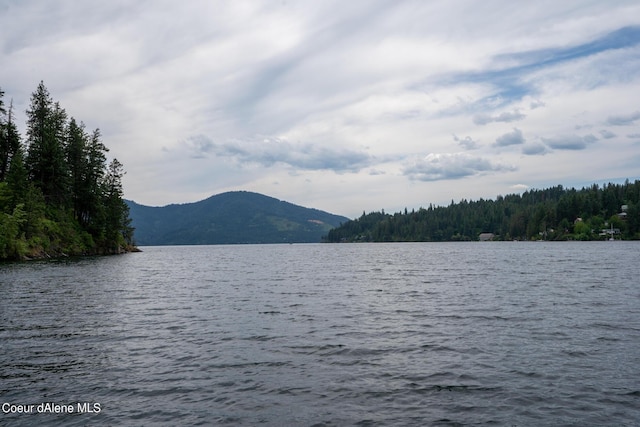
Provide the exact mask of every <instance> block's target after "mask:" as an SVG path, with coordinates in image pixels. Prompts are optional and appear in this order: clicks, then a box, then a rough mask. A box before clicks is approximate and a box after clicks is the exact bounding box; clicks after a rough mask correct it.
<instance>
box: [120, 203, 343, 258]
mask: <svg viewBox="0 0 640 427" xmlns="http://www.w3.org/2000/svg"><path fill="white" fill-rule="evenodd" d="M127 204H128V206H129V211H130V215H131V219H132V226H133V227H135V229H136V243H137V244H139V245H149V246H150V245H212V244H239V243H310V242H320V241H321V238H322V236H323V235H326V234H327V232H328V231H329V230H330V229H332V228H333V227H337V226H339V225H340V224H341V223H343V222H347V221H348V220H349V218H346V217H342V216H338V215H333V214H330V213H327V212H323V211H320V210H317V209H310V208H305V207H302V206H298V205H294V204H291V203H288V202H285V201H281V200H278V199H275V198H273V197H269V196H265V195H263V194H258V193H252V192H248V191H232V192H227V193H222V194H218V195H215V196H212V197H209V198H208V199H205V200H202V201H199V202H195V203H186V204H179V205H178V204H173V205H168V206H164V207H151V206H143V205H139V204H137V203H135V202H133V201H127Z"/></svg>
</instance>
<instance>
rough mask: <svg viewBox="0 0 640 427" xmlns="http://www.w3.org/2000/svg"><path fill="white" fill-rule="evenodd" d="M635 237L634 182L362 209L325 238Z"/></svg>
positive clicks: (639, 188) (637, 189) (638, 212)
mask: <svg viewBox="0 0 640 427" xmlns="http://www.w3.org/2000/svg"><path fill="white" fill-rule="evenodd" d="M481 233H482V239H483V240H484V239H492V240H513V239H517V240H607V239H610V238H614V239H615V240H620V239H633V240H638V239H640V181H638V180H636V181H635V182H634V183H629V181H628V180H627V181H626V182H625V183H624V184H622V185H621V184H607V185H604V186H602V187H600V186H598V185H596V184H594V185H592V186H591V187H587V188H583V189H581V190H576V189H574V188H570V189H567V188H563V187H562V186H561V185H559V186H556V187H552V188H548V189H545V190H530V191H526V192H524V193H523V194H521V195H520V194H510V195H507V196H504V197H503V196H498V197H496V199H495V200H483V199H480V200H477V201H467V200H461V201H460V202H458V203H454V202H453V201H452V202H451V204H450V205H449V206H432V205H429V207H428V208H426V209H425V208H421V209H419V210H418V211H412V212H407V210H406V209H405V211H404V213H396V214H394V215H389V214H386V213H384V211H382V212H371V213H369V214H365V213H363V214H362V216H361V217H360V218H357V219H354V220H353V221H349V222H346V223H344V224H343V225H342V226H340V227H338V228H335V229H333V230H331V231H330V232H329V233H328V236H327V237H326V241H328V242H409V241H413V242H417V241H422V242H424V241H456V240H479V239H480V238H481V236H480V235H481Z"/></svg>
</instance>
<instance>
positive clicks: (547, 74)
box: [0, 0, 640, 215]
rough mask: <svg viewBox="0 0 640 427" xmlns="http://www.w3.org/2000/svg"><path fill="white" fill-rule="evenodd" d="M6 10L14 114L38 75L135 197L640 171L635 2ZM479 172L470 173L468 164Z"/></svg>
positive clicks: (118, 2) (398, 195) (9, 6)
mask: <svg viewBox="0 0 640 427" xmlns="http://www.w3.org/2000/svg"><path fill="white" fill-rule="evenodd" d="M0 9H1V10H0V12H1V13H0V28H2V32H0V63H2V67H0V87H1V88H2V89H3V90H4V91H5V92H6V96H5V101H7V102H8V101H9V100H10V99H11V98H13V99H14V106H15V110H16V120H17V122H18V123H20V124H22V123H24V118H25V117H24V116H25V115H24V111H25V110H26V108H27V107H28V103H29V95H30V93H31V92H33V90H35V88H36V86H37V84H38V82H39V81H40V80H44V82H45V85H46V86H47V87H48V88H49V90H50V92H51V94H52V96H53V97H54V99H56V100H59V101H60V102H61V104H62V106H63V107H64V108H65V109H66V110H67V112H68V113H69V114H70V115H72V116H74V117H76V119H78V120H81V121H84V122H85V123H86V124H87V128H89V129H93V128H96V127H99V128H100V129H101V130H102V133H103V136H104V143H105V144H106V145H107V146H108V147H109V148H110V149H111V151H110V153H109V154H110V155H111V156H115V157H118V159H119V160H121V161H122V162H123V163H124V165H125V168H126V170H127V175H126V176H125V178H124V184H125V194H126V196H127V197H128V198H132V199H134V200H136V201H138V202H140V203H147V204H156V205H157V204H168V203H173V202H187V201H194V200H196V199H200V198H205V197H207V196H209V195H211V194H214V193H218V192H220V191H225V190H230V189H247V190H254V191H264V192H266V193H267V194H268V193H269V192H277V194H274V195H275V196H277V197H278V198H281V199H285V200H290V201H293V202H298V203H300V202H301V201H309V202H310V203H311V202H312V203H314V204H315V206H313V207H318V208H322V209H327V210H331V211H334V212H336V213H340V214H345V215H351V214H354V213H355V214H360V213H361V212H362V210H363V209H366V210H370V209H379V208H381V207H385V206H384V203H386V202H385V201H386V200H389V202H388V203H389V204H390V205H391V206H396V205H398V206H402V205H407V204H409V203H411V202H410V201H411V200H413V199H414V195H415V194H424V195H425V198H426V199H427V200H424V201H423V202H425V203H429V202H434V203H440V202H443V201H444V202H448V201H449V200H450V198H451V196H453V195H458V196H459V197H465V198H467V199H470V198H474V197H480V196H482V197H490V196H492V195H495V194H500V193H504V192H505V191H507V190H508V189H509V186H510V185H512V184H513V182H514V180H515V182H527V183H528V184H529V185H531V186H534V187H537V188H541V187H544V186H545V185H546V183H548V182H551V183H552V185H555V184H565V182H564V180H565V179H566V177H568V176H572V177H577V178H576V179H581V180H582V181H592V180H597V181H598V182H602V181H603V180H606V179H607V178H608V177H619V176H621V175H629V178H630V179H634V178H638V175H637V167H635V168H634V167H632V166H631V165H629V166H628V167H627V166H625V167H622V166H621V165H626V164H627V163H629V162H628V159H634V158H637V157H638V156H639V153H638V151H637V150H638V144H630V143H629V139H630V138H631V139H634V140H635V139H637V137H636V136H634V135H635V134H637V133H638V132H637V131H636V130H635V129H634V126H637V124H638V120H640V115H639V114H640V112H638V106H637V99H636V98H637V96H635V94H637V93H639V91H640V73H639V72H638V70H640V4H638V2H637V1H634V0H620V1H617V2H615V3H611V2H590V3H585V2H583V1H579V0H568V1H566V2H561V3H559V2H557V1H551V0H540V1H539V2H530V3H528V2H524V3H514V2H508V1H506V0H498V1H496V2H492V3H491V4H485V3H478V2H473V1H470V0H452V1H450V2H386V1H378V0H373V1H366V2H365V1H360V0H354V1H352V2H348V3H345V2H337V1H334V0H328V1H325V2H315V1H306V0H301V1H296V2H273V3H260V2H244V1H239V2H222V1H217V0H212V1H208V0H207V1H204V0H189V1H187V3H176V2H172V1H169V0H158V1H157V2H149V1H140V2H130V1H126V0H114V1H110V2H100V1H97V0H87V1H83V2H77V1H72V0H59V1H56V2H38V1H29V0H26V1H21V2H9V3H6V2H5V3H4V6H0ZM452 22H455V25H452V24H451V23H452ZM516 124H517V128H513V126H514V125H516ZM614 126H615V127H614ZM21 128H22V129H24V126H21ZM620 128H622V129H623V131H619V132H618V131H616V129H620ZM509 129H511V130H509ZM521 129H522V130H521ZM578 129H581V131H579V130H578ZM587 129H591V130H588V131H587ZM614 131H615V132H614ZM584 132H593V133H592V134H583V133H584ZM525 133H526V139H525V135H524V134H525ZM452 135H453V141H452V140H451V138H452ZM598 138H601V139H603V140H605V139H606V144H604V143H603V144H597V143H596V142H597V139H598ZM496 147H498V148H499V149H500V150H499V151H500V156H501V157H500V158H499V159H498V158H496V157H495V156H496V152H497V151H498V150H497V149H496ZM516 147H517V149H514V148H516ZM458 150H460V151H464V152H462V153H457V152H456V153H451V151H458ZM471 150H472V151H471ZM602 150H606V152H607V153H608V154H607V155H608V156H611V157H610V158H609V161H607V162H602V161H601V159H602V156H603V151H602ZM419 153H443V154H431V155H429V156H427V157H424V156H420V155H419ZM472 154H473V155H472ZM543 155H544V156H543ZM570 156H573V157H576V156H577V157H579V158H580V161H579V162H578V161H568V160H567V159H568V158H571V157H570ZM407 159H414V160H413V161H408V160H407ZM584 165H592V166H591V167H587V166H584ZM593 165H598V166H597V168H596V167H593ZM541 170H544V171H545V173H544V176H542V174H539V173H537V171H541ZM507 171H509V172H512V173H499V172H507ZM470 176H471V177H473V178H474V180H477V182H478V185H477V186H476V185H474V186H468V183H465V182H464V181H465V180H456V179H455V178H459V177H470ZM444 179H446V180H448V181H447V183H446V185H444V186H443V185H441V183H440V181H441V180H444ZM507 179H508V181H507ZM274 182H278V183H279V184H278V185H277V186H276V185H275V184H273V183H274ZM474 182H476V181H474ZM326 188H328V189H330V190H326ZM371 188H375V189H376V190H375V191H374V190H371ZM403 198H404V200H405V201H403ZM430 198H433V199H430Z"/></svg>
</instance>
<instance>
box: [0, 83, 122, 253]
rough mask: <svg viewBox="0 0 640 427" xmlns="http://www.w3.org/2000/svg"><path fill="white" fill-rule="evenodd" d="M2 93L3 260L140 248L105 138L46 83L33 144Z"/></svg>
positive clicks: (32, 120)
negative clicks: (64, 105)
mask: <svg viewBox="0 0 640 427" xmlns="http://www.w3.org/2000/svg"><path fill="white" fill-rule="evenodd" d="M3 96H4V92H3V91H2V90H0V260H17V259H28V258H44V257H57V256H64V255H87V254H108V253H120V252H123V251H127V250H132V249H133V229H132V228H131V226H130V224H129V222H130V221H129V213H128V207H127V205H126V204H125V203H124V201H123V199H122V196H123V188H122V176H123V174H124V169H123V165H122V164H121V163H120V162H118V160H117V159H113V160H112V161H111V162H110V163H108V164H107V156H106V153H107V151H108V149H107V147H106V146H105V145H104V144H103V143H102V141H101V135H100V131H99V130H98V129H96V130H94V131H93V132H87V131H86V130H85V126H84V124H83V123H82V122H77V121H76V120H75V118H73V117H71V118H69V116H68V115H67V112H66V111H65V110H64V109H63V108H62V107H61V106H60V104H59V103H58V102H54V101H53V99H52V97H51V95H50V94H49V91H48V90H47V88H46V87H45V86H44V83H43V82H40V84H39V85H38V88H37V89H36V91H35V92H34V93H33V94H32V95H31V103H30V105H29V108H28V109H27V112H26V113H27V133H26V137H25V138H24V139H23V137H22V136H21V135H20V134H19V132H18V129H17V126H16V124H15V122H14V115H13V102H11V103H10V105H9V106H8V107H7V106H6V105H5V103H4V100H3Z"/></svg>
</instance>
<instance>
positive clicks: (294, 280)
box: [0, 242, 640, 426]
mask: <svg viewBox="0 0 640 427" xmlns="http://www.w3.org/2000/svg"><path fill="white" fill-rule="evenodd" d="M143 250H144V252H143V253H138V254H127V255H122V256H113V257H100V258H85V259H78V260H66V261H52V262H30V263H18V264H4V265H0V292H1V293H2V297H1V298H0V342H2V347H1V350H0V403H2V404H11V405H19V404H22V405H29V404H33V405H38V404H40V403H45V402H49V403H54V404H58V405H72V407H73V408H74V409H75V410H76V411H75V412H74V413H71V414H55V413H50V412H48V413H37V411H35V412H36V413H32V414H17V413H14V414H11V413H9V414H5V413H0V424H2V425H34V424H40V425H123V426H128V425H225V424H226V425H258V424H260V425H273V426H280V425H301V426H305V425H306V426H310V425H317V426H323V425H324V426H342V425H375V426H385V425H389V426H390V425H416V426H422V425H443V426H455V425H519V426H527V425H536V426H540V425H553V426H560V425H594V426H595V425H629V426H632V425H638V424H640V409H639V408H640V286H639V283H640V281H639V279H638V265H640V264H639V261H640V244H639V243H637V242H589V243H570V242H565V243H546V242H545V243H524V242H518V243H516V242H492V243H415V244H407V243H403V244H344V245H329V244H326V245H321V244H317V245H314V244H309V245H242V246H181V247H146V248H143ZM78 403H91V404H94V403H97V404H99V406H98V409H99V412H97V411H94V412H90V413H89V412H86V411H85V413H82V414H80V413H77V409H78V406H77V405H78ZM3 407H4V408H8V406H6V405H5V406H3ZM83 408H84V409H86V408H87V406H85V407H83Z"/></svg>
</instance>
